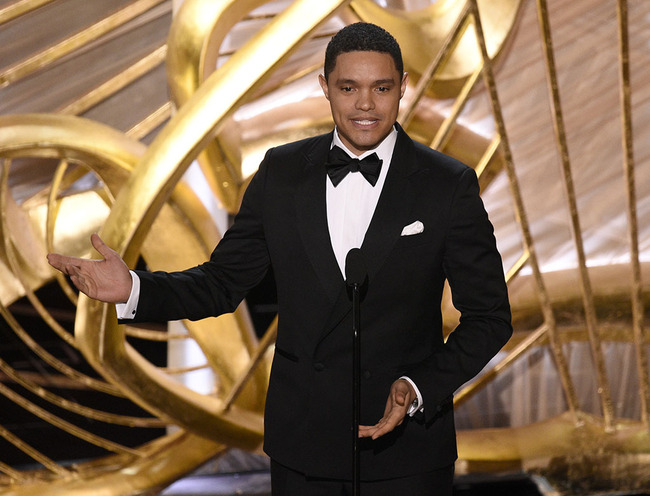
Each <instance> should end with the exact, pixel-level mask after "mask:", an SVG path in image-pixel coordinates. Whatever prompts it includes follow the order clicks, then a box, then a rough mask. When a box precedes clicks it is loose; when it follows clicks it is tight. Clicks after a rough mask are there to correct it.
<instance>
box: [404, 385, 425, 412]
mask: <svg viewBox="0 0 650 496" xmlns="http://www.w3.org/2000/svg"><path fill="white" fill-rule="evenodd" d="M400 379H404V380H405V381H407V382H408V383H409V384H410V385H411V386H413V389H414V390H415V395H416V396H417V398H415V399H414V400H413V403H411V406H410V407H409V410H408V412H406V413H407V415H408V416H409V417H412V416H413V415H415V414H416V413H418V412H422V411H424V400H422V394H420V390H419V389H418V387H417V386H416V385H415V382H413V381H412V380H411V378H410V377H406V376H405V375H403V376H402V377H400Z"/></svg>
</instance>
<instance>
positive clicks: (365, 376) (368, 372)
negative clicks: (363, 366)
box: [363, 370, 372, 379]
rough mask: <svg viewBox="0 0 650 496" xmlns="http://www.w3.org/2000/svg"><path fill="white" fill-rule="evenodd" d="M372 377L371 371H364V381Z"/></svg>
mask: <svg viewBox="0 0 650 496" xmlns="http://www.w3.org/2000/svg"><path fill="white" fill-rule="evenodd" d="M371 377H372V374H371V373H370V371H369V370H364V371H363V378H364V379H370V378H371Z"/></svg>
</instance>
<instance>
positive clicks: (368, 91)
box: [318, 51, 408, 155]
mask: <svg viewBox="0 0 650 496" xmlns="http://www.w3.org/2000/svg"><path fill="white" fill-rule="evenodd" d="M318 80H319V82H320V85H321V88H323V93H325V98H327V99H328V100H329V102H330V108H331V109H332V117H333V118H334V123H335V124H336V126H337V129H338V132H339V136H340V138H341V141H343V143H344V144H345V146H347V147H348V148H349V149H350V151H351V152H354V153H355V154H357V155H361V154H362V153H363V152H364V151H366V150H370V149H372V148H375V147H376V146H377V145H378V144H379V143H381V141H382V140H383V139H384V138H385V137H386V136H388V134H389V133H390V131H391V129H392V127H393V124H394V123H395V121H396V120H397V112H398V110H399V101H400V99H401V98H402V96H404V91H406V84H407V82H408V75H407V74H404V75H403V76H402V74H400V73H398V72H397V68H396V67H395V62H394V61H393V58H392V57H391V56H390V55H389V54H387V53H381V52H361V51H359V52H347V53H342V54H340V55H339V56H338V57H337V58H336V65H335V66H334V70H333V71H332V72H330V74H329V76H328V79H327V81H326V80H325V78H324V77H323V76H322V75H321V76H319V78H318Z"/></svg>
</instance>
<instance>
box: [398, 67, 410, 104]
mask: <svg viewBox="0 0 650 496" xmlns="http://www.w3.org/2000/svg"><path fill="white" fill-rule="evenodd" d="M408 84H409V73H408V72H405V73H404V75H403V76H402V84H401V86H400V92H401V95H400V98H402V97H403V96H404V93H406V87H407V86H408Z"/></svg>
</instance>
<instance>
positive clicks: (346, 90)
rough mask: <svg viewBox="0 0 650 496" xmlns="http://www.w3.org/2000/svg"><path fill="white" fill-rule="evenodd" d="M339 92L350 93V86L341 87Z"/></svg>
mask: <svg viewBox="0 0 650 496" xmlns="http://www.w3.org/2000/svg"><path fill="white" fill-rule="evenodd" d="M341 91H344V92H350V91H352V86H343V87H341Z"/></svg>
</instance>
